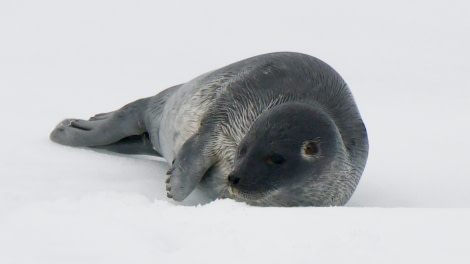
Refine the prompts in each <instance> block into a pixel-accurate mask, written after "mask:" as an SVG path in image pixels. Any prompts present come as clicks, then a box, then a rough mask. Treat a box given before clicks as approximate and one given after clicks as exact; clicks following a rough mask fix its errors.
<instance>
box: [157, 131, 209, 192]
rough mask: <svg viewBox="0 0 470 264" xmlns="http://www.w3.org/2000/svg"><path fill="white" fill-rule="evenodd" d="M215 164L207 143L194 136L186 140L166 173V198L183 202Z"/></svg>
mask: <svg viewBox="0 0 470 264" xmlns="http://www.w3.org/2000/svg"><path fill="white" fill-rule="evenodd" d="M215 162H216V158H215V156H213V155H211V154H210V151H208V150H207V142H205V141H204V140H203V139H201V136H199V135H197V134H196V135H194V136H193V137H191V138H190V139H188V140H187V141H186V142H185V143H184V144H183V146H182V147H181V149H180V150H179V152H178V154H177V155H176V158H175V160H174V161H173V164H172V166H171V168H170V169H169V170H168V172H167V174H168V179H167V180H166V184H167V185H166V190H167V196H168V197H169V198H173V199H174V200H176V201H183V200H184V199H185V198H186V197H187V196H188V195H189V194H190V193H191V192H192V191H193V190H194V189H195V188H196V186H197V185H198V184H199V182H200V181H201V179H202V178H203V177H204V175H205V174H206V172H207V171H208V170H209V169H210V168H211V167H212V166H213V165H214V164H215Z"/></svg>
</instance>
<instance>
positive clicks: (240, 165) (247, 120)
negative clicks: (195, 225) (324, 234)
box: [51, 52, 368, 206]
mask: <svg viewBox="0 0 470 264" xmlns="http://www.w3.org/2000/svg"><path fill="white" fill-rule="evenodd" d="M51 139H52V140H53V141H55V142H58V143H61V144H65V145H71V146H87V147H95V148H103V149H107V150H110V151H116V152H121V153H130V154H152V155H159V156H163V157H164V158H165V159H166V160H167V161H168V162H169V163H170V164H171V168H170V169H169V171H168V175H169V177H168V179H167V182H166V183H167V194H168V197H170V198H173V199H175V200H177V201H181V200H183V199H185V198H186V197H187V196H188V195H189V194H190V193H191V192H192V191H193V190H194V188H196V187H198V188H202V189H203V191H204V192H205V193H207V194H209V195H210V196H212V197H213V198H218V197H222V198H233V199H236V200H239V201H244V202H247V203H248V204H252V205H260V206H332V205H343V204H345V203H346V202H347V201H348V200H349V198H350V197H351V195H352V193H353V192H354V189H355V188H356V186H357V184H358V182H359V179H360V177H361V174H362V172H363V170H364V167H365V164H366V160H367V155H368V140H367V133H366V129H365V126H364V124H363V121H362V119H361V116H360V114H359V111H358V109H357V107H356V104H355V101H354V99H353V96H352V94H351V92H350V90H349V88H348V86H347V85H346V83H345V82H344V81H343V79H342V78H341V76H340V75H339V74H338V73H337V72H336V71H334V70H333V69H332V68H331V67H330V66H328V65H327V64H326V63H324V62H322V61H320V60H318V59H316V58H314V57H311V56H308V55H305V54H299V53H288V52H283V53H271V54H265V55H260V56H256V57H252V58H249V59H246V60H243V61H240V62H237V63H234V64H231V65H228V66H226V67H223V68H221V69H218V70H215V71H212V72H209V73H206V74H203V75H201V76H199V77H197V78H195V79H193V80H191V81H189V82H187V83H184V84H180V85H177V86H174V87H171V88H168V89H166V90H164V91H162V92H161V93H159V94H157V95H155V96H153V97H149V98H144V99H140V100H138V101H135V102H133V103H130V104H128V105H126V106H124V107H123V108H121V109H119V110H117V111H114V112H111V113H105V114H99V115H96V116H94V117H92V118H90V119H89V120H80V119H66V120H64V121H62V122H61V123H59V125H58V126H57V127H56V128H55V129H54V131H53V132H52V133H51Z"/></svg>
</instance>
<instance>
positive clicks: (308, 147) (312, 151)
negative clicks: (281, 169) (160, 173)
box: [304, 141, 320, 156]
mask: <svg viewBox="0 0 470 264" xmlns="http://www.w3.org/2000/svg"><path fill="white" fill-rule="evenodd" d="M304 152H305V154H307V155H310V156H313V155H316V154H318V152H320V148H319V146H318V144H317V143H316V142H313V141H310V142H308V143H307V144H305V146H304Z"/></svg>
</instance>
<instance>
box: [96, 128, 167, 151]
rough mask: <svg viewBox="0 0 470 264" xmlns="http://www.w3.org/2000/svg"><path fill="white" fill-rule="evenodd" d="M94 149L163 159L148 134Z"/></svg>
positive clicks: (130, 137)
mask: <svg viewBox="0 0 470 264" xmlns="http://www.w3.org/2000/svg"><path fill="white" fill-rule="evenodd" d="M91 148H94V149H103V150H106V151H112V152H117V153H121V154H134V155H136V154H137V155H139V154H141V155H152V156H158V157H161V156H162V155H161V154H160V153H158V152H157V151H156V150H155V149H154V148H153V145H152V142H150V139H149V135H148V133H147V132H145V133H143V134H142V135H135V136H129V137H126V138H123V139H121V140H119V141H118V142H116V143H113V144H110V145H104V146H92V147H91Z"/></svg>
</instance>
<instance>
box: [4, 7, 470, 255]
mask: <svg viewBox="0 0 470 264" xmlns="http://www.w3.org/2000/svg"><path fill="white" fill-rule="evenodd" d="M469 8H470V4H469V3H468V2H467V1H389V2H380V3H379V2H378V1H365V0H363V1H330V2H325V1H323V2H319V1H318V2H317V1H295V0H292V1H289V2H288V3H286V2H284V1H236V2H221V1H171V2H170V1H165V2H158V1H154V2H152V1H52V0H45V1H31V0H24V1H2V2H0V87H1V88H0V89H1V92H0V120H1V123H0V125H1V129H0V131H1V132H0V133H1V138H2V144H1V148H0V157H1V159H0V182H1V184H0V263H48V264H50V263H131V262H133V263H156V262H157V263H159V262H162V263H163V262H165V261H167V262H169V261H171V262H175V263H187V262H189V261H191V262H195V263H200V262H205V263H216V262H217V263H218V262H227V263H235V262H241V261H244V262H249V263H254V262H263V263H265V262H266V263H267V262H275V263H280V262H286V261H288V262H291V263H314V262H322V263H325V262H326V263H344V262H349V263H416V262H432V263H444V262H445V263H468V262H469V261H470V253H468V249H469V246H468V245H469V241H468V237H470V227H469V226H468V223H469V222H470V210H469V207H470V192H469V186H470V177H469V175H470V167H469V166H468V165H467V164H468V158H469V155H468V151H467V150H468V149H469V148H470V140H468V139H467V137H468V135H469V134H470V123H469V122H468V113H469V112H470V109H469V106H468V103H469V102H470V92H469V89H468V87H469V86H470V79H469V78H468V74H469V73H470V64H469V63H468V61H469V60H470V51H469V49H468V47H470V19H469V18H468V10H470V9H469ZM286 50H288V51H298V52H304V53H307V54H311V55H314V56H317V57H319V58H320V59H322V60H324V61H326V62H327V63H329V64H330V65H331V66H333V67H334V68H335V69H336V70H337V71H338V72H339V73H340V74H341V75H342V76H343V77H344V79H345V80H346V81H347V82H348V84H349V86H350V87H351V89H352V91H353V94H354V96H355V98H356V101H357V103H358V106H359V108H360V110H361V113H362V115H363V118H364V121H365V123H366V126H367V128H368V132H369V140H370V147H371V148H370V154H369V161H368V164H367V167H366V170H365V172H364V175H363V178H362V179H361V182H360V184H359V187H358V189H357V190H356V192H355V194H354V195H353V197H352V199H351V201H350V202H349V203H348V204H347V206H345V207H336V208H257V207H250V206H248V205H245V204H242V203H236V202H234V201H231V200H218V201H215V202H211V203H208V204H204V203H203V204H202V205H196V204H197V203H198V201H204V199H203V197H202V196H201V194H198V193H195V194H193V195H191V197H190V198H189V200H188V201H186V202H185V203H183V204H178V203H176V202H173V201H171V200H169V199H167V198H166V197H165V191H164V190H165V186H164V179H165V171H166V170H167V169H168V166H167V165H166V164H165V163H164V162H163V161H162V160H161V159H154V158H148V157H143V156H131V157H129V156H124V155H115V154H109V153H99V152H95V151H91V150H88V149H81V148H70V147H64V146H60V145H57V144H54V143H52V142H50V141H49V140H48V134H49V132H50V131H51V130H52V128H53V127H54V126H55V125H56V124H57V123H58V122H59V121H60V120H62V119H63V118H66V117H77V118H86V117H89V116H92V115H94V114H96V113H99V112H106V111H111V110H114V109H116V108H119V107H121V106H122V105H124V104H126V103H128V102H130V101H132V100H135V99H138V98H141V97H146V96H151V95H153V94H155V93H157V92H158V91H160V90H162V89H164V88H166V87H169V86H171V85H174V84H178V83H181V82H185V81H187V80H189V79H191V78H193V77H196V76H197V75H199V74H202V73H204V72H207V71H209V70H212V69H215V68H218V67H221V66H224V65H226V64H228V63H231V62H235V61H237V60H240V59H243V58H246V57H250V56H254V55H257V54H261V53H267V52H272V51H286Z"/></svg>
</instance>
